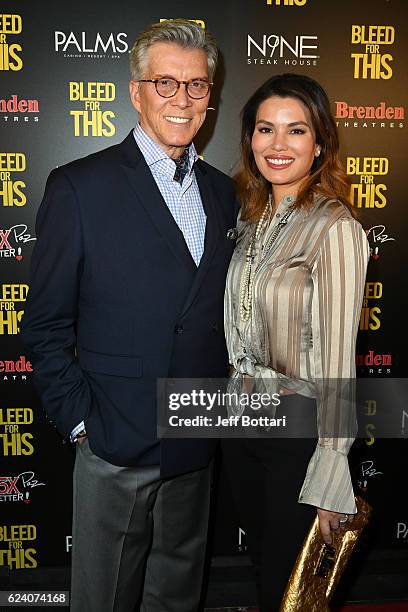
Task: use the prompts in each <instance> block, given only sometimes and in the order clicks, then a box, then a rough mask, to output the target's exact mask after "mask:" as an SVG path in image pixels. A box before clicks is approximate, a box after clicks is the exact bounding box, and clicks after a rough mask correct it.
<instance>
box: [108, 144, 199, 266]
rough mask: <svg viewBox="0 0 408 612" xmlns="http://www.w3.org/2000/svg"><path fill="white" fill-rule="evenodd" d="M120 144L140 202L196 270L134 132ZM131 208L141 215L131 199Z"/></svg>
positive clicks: (183, 260) (178, 255)
mask: <svg viewBox="0 0 408 612" xmlns="http://www.w3.org/2000/svg"><path fill="white" fill-rule="evenodd" d="M119 147H121V149H122V153H123V157H122V160H123V163H122V168H123V170H124V172H125V174H126V176H127V178H128V180H129V182H130V184H131V186H132V188H133V190H134V193H135V197H136V198H137V200H138V202H139V203H140V204H141V205H142V206H143V208H144V210H145V211H146V213H147V214H148V216H149V217H150V219H151V221H152V223H153V224H154V226H155V227H156V229H157V231H158V232H159V233H160V235H161V237H162V238H163V239H164V240H165V242H166V243H167V245H168V247H169V248H170V250H171V251H172V253H173V254H174V256H175V257H176V258H177V260H178V261H179V262H180V263H181V264H182V265H183V266H184V267H185V268H186V269H187V270H188V271H189V272H190V273H195V272H196V271H197V268H196V266H195V263H194V260H193V258H192V257H191V253H190V251H189V249H188V247H187V245H186V242H185V240H184V236H183V233H182V232H181V230H180V229H179V227H178V225H177V223H176V222H175V220H174V218H173V215H172V214H171V212H170V211H169V209H168V206H167V205H166V202H165V201H164V200H163V197H162V195H161V193H160V191H159V188H158V187H157V184H156V181H155V180H154V178H153V175H152V173H151V172H150V170H149V167H148V165H147V164H146V162H145V160H144V158H143V155H142V154H141V152H140V150H139V147H138V146H137V145H136V142H135V140H134V137H133V133H132V132H131V133H130V134H129V136H128V137H127V138H126V139H125V140H124V141H123V142H122V143H121V145H119ZM129 207H130V208H131V210H132V211H133V212H134V214H137V212H136V207H135V206H134V203H133V202H129Z"/></svg>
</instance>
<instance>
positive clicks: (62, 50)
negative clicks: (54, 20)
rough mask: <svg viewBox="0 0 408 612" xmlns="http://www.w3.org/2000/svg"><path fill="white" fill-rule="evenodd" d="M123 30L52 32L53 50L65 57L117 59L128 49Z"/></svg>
mask: <svg viewBox="0 0 408 612" xmlns="http://www.w3.org/2000/svg"><path fill="white" fill-rule="evenodd" d="M126 39H127V34H125V32H118V33H113V32H110V33H109V34H101V33H100V32H96V33H95V34H90V33H89V32H62V31H60V30H58V31H56V32H54V50H55V52H56V53H58V54H61V55H62V56H63V57H67V58H83V57H85V58H88V59H118V58H120V57H121V56H122V54H123V53H127V52H128V51H129V45H128V43H127V40H126Z"/></svg>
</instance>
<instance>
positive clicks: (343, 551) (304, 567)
mask: <svg viewBox="0 0 408 612" xmlns="http://www.w3.org/2000/svg"><path fill="white" fill-rule="evenodd" d="M356 505H357V514H356V515H355V516H354V520H353V521H352V522H351V523H348V524H347V527H345V528H344V529H343V530H341V531H340V532H339V533H332V538H333V539H332V544H331V545H328V544H325V543H324V542H323V539H322V536H321V534H320V530H319V519H318V517H317V516H316V518H315V520H314V522H313V524H312V526H311V528H310V531H309V533H308V535H307V537H306V539H305V541H304V543H303V546H302V548H301V550H300V552H299V554H298V556H297V559H296V563H295V565H294V568H293V570H292V573H291V575H290V578H289V581H288V584H287V585H286V590H285V593H284V596H283V599H282V603H281V606H280V608H279V611H280V612H329V606H328V603H329V601H330V598H331V596H332V595H333V593H334V589H335V588H336V585H337V583H338V581H339V579H340V576H341V574H342V573H343V570H344V568H345V567H346V565H347V562H348V560H349V558H350V555H351V553H352V552H353V549H354V547H355V545H356V542H357V540H358V539H359V537H360V535H361V532H362V531H363V529H364V527H365V526H366V525H367V523H368V521H369V519H370V515H371V506H370V505H369V504H368V503H367V502H366V501H365V500H363V499H362V498H360V497H356Z"/></svg>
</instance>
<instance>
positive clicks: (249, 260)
mask: <svg viewBox="0 0 408 612" xmlns="http://www.w3.org/2000/svg"><path fill="white" fill-rule="evenodd" d="M271 199H272V198H271V196H269V199H268V202H267V203H266V205H265V208H264V210H263V213H262V215H261V218H260V219H259V221H258V223H257V224H256V227H255V230H254V232H253V233H252V236H251V238H250V239H249V243H248V248H247V250H246V254H245V266H244V268H243V271H242V274H241V283H240V295H239V310H240V314H241V321H243V322H246V321H248V320H249V318H250V316H251V312H252V293H253V278H254V274H255V272H256V270H257V268H258V267H259V264H260V262H259V263H258V266H257V267H256V268H255V269H254V267H253V260H254V258H255V253H254V250H255V245H256V244H257V242H258V241H259V238H260V236H261V234H262V232H263V231H264V230H265V229H266V227H267V226H268V225H269V222H270V215H271V212H272V205H271ZM295 208H296V205H295V204H293V205H292V206H290V207H289V208H288V209H287V211H286V213H285V214H284V215H283V217H282V219H281V220H280V221H279V223H278V224H277V225H276V227H275V229H274V230H273V232H272V234H271V235H270V237H269V239H268V241H267V242H266V244H264V245H263V246H262V257H265V255H266V254H267V253H268V251H269V250H270V248H271V247H272V245H273V244H274V242H275V241H276V239H277V237H278V236H279V234H280V232H281V231H282V229H283V228H284V227H285V225H286V224H287V223H288V221H289V218H290V216H291V214H292V213H293V211H294V210H295Z"/></svg>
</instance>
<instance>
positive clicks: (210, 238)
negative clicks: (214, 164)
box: [181, 161, 220, 316]
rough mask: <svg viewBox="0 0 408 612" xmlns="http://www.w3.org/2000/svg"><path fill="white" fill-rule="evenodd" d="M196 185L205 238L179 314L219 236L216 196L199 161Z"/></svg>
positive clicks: (207, 264)
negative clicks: (205, 219)
mask: <svg viewBox="0 0 408 612" xmlns="http://www.w3.org/2000/svg"><path fill="white" fill-rule="evenodd" d="M194 171H195V175H196V179H197V183H198V187H199V189H200V194H201V200H202V203H203V207H204V211H205V213H206V215H207V221H206V227H205V240H204V253H203V256H202V258H201V261H200V265H199V266H198V269H197V274H196V275H195V277H194V281H193V284H192V286H191V289H190V292H189V294H188V296H187V299H186V301H185V303H184V306H183V309H182V313H181V316H183V315H184V314H185V312H186V311H187V310H188V308H189V307H190V306H191V304H192V302H193V300H194V298H195V296H196V294H197V292H198V290H199V288H200V287H201V284H202V282H203V280H204V278H205V275H206V274H207V272H208V270H209V268H210V264H211V262H212V259H213V257H214V254H215V251H216V248H217V244H218V240H219V237H220V220H219V212H218V206H217V198H216V195H215V192H214V189H213V186H212V184H211V181H210V180H209V177H208V174H207V172H206V170H205V167H204V166H203V165H202V164H201V162H200V161H197V162H196V164H195V167H194Z"/></svg>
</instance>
